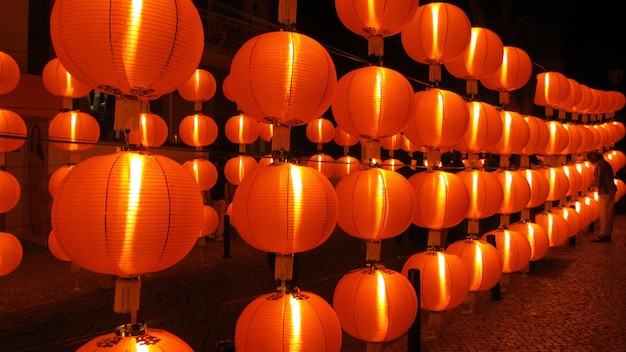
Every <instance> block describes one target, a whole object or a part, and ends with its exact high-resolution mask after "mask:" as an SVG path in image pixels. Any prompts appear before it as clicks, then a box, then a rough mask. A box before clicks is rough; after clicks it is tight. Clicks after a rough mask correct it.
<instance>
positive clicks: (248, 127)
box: [224, 113, 259, 145]
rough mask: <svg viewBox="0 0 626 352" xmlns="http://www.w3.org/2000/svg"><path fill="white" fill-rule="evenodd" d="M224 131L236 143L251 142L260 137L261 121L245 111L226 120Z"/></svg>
mask: <svg viewBox="0 0 626 352" xmlns="http://www.w3.org/2000/svg"><path fill="white" fill-rule="evenodd" d="M224 133H225V134H226V138H228V140H229V141H231V142H233V143H235V144H242V145H243V144H251V143H254V141H256V140H257V139H258V138H259V121H258V120H257V119H254V118H252V117H250V116H248V115H245V114H243V113H241V114H239V115H235V116H232V117H231V118H229V119H228V120H227V121H226V125H225V126H224Z"/></svg>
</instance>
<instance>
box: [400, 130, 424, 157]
mask: <svg viewBox="0 0 626 352" xmlns="http://www.w3.org/2000/svg"><path fill="white" fill-rule="evenodd" d="M423 149H424V146H420V145H417V144H415V143H413V142H411V141H410V140H409V139H408V138H407V136H405V135H404V133H403V134H402V150H404V151H405V152H407V153H408V154H409V156H411V157H412V156H413V152H417V151H421V150H423Z"/></svg>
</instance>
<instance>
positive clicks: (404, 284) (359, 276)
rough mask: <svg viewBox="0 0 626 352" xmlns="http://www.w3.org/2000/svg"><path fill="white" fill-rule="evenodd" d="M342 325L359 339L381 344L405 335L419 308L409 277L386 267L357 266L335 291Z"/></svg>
mask: <svg viewBox="0 0 626 352" xmlns="http://www.w3.org/2000/svg"><path fill="white" fill-rule="evenodd" d="M333 309H334V310H335V312H337V316H338V317H339V321H340V322H341V328H342V329H343V330H344V331H345V332H346V333H348V335H350V336H353V337H356V338H357V339H359V340H363V341H367V342H374V343H380V342H385V341H391V340H394V339H397V338H398V337H400V336H402V335H403V334H405V333H406V332H407V331H408V330H409V328H410V327H411V326H412V325H413V321H414V320H415V317H416V316H417V310H418V309H419V305H418V301H417V294H416V293H415V289H414V288H413V285H412V284H411V282H410V281H409V280H408V279H407V277H406V276H404V275H402V274H401V273H399V272H397V271H393V270H389V269H386V268H384V267H367V268H362V269H357V270H353V271H351V272H349V273H348V274H346V275H344V276H343V277H342V278H341V279H340V280H339V282H338V283H337V286H335V291H334V293H333Z"/></svg>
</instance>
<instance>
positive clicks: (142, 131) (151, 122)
mask: <svg viewBox="0 0 626 352" xmlns="http://www.w3.org/2000/svg"><path fill="white" fill-rule="evenodd" d="M167 135H168V130H167V123H166V122H165V120H164V119H163V118H162V117H161V116H159V115H157V114H153V113H151V112H142V113H141V114H140V115H139V129H138V130H136V131H131V132H130V135H129V136H128V142H129V143H130V144H135V145H141V146H144V147H160V146H162V145H163V143H165V141H166V140H167Z"/></svg>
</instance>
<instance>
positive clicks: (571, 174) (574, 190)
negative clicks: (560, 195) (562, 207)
mask: <svg viewBox="0 0 626 352" xmlns="http://www.w3.org/2000/svg"><path fill="white" fill-rule="evenodd" d="M561 169H562V170H563V173H564V174H565V176H566V177H567V180H568V185H569V188H568V190H567V193H566V194H565V195H566V196H575V195H577V194H578V192H580V191H582V185H583V176H582V175H581V174H580V173H579V172H578V171H577V170H576V166H575V165H573V164H565V165H563V166H561Z"/></svg>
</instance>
